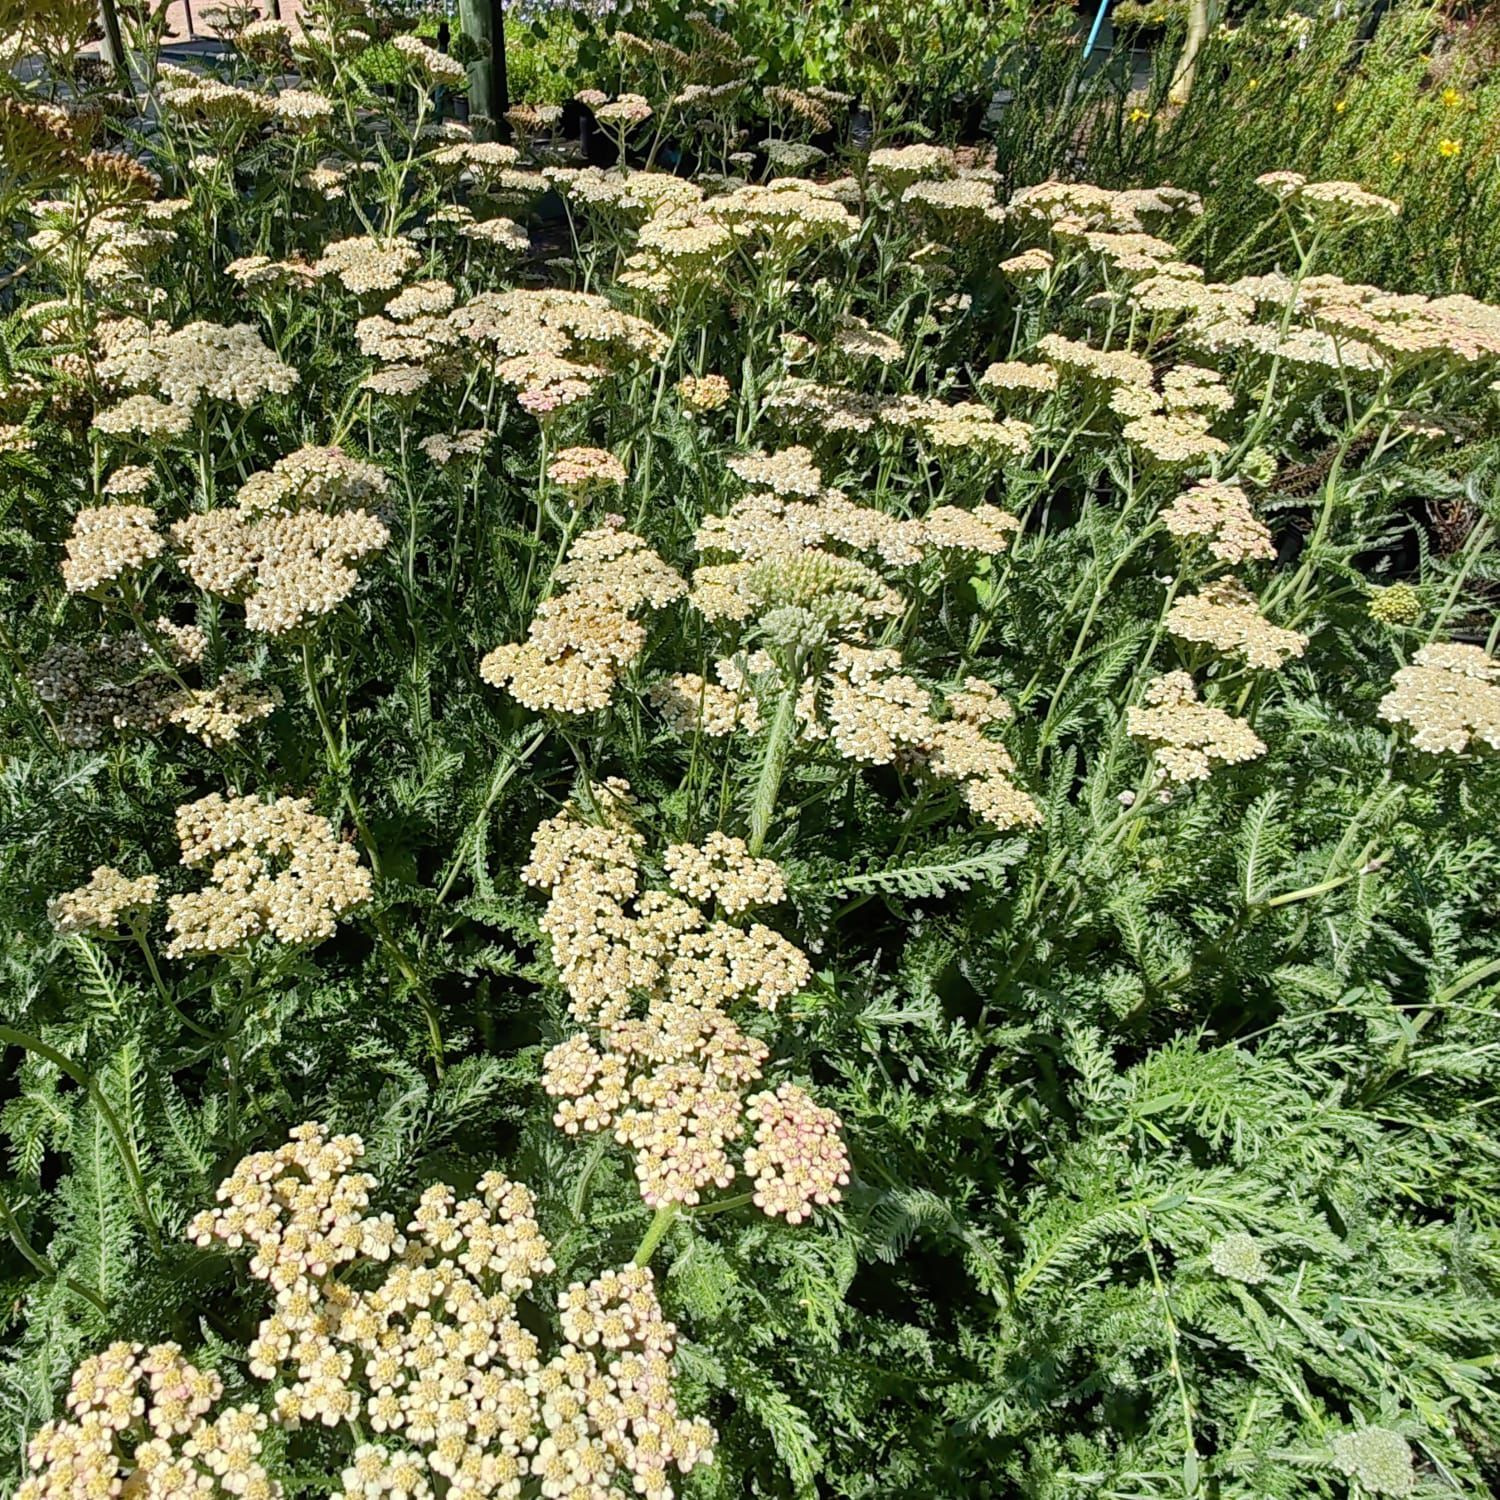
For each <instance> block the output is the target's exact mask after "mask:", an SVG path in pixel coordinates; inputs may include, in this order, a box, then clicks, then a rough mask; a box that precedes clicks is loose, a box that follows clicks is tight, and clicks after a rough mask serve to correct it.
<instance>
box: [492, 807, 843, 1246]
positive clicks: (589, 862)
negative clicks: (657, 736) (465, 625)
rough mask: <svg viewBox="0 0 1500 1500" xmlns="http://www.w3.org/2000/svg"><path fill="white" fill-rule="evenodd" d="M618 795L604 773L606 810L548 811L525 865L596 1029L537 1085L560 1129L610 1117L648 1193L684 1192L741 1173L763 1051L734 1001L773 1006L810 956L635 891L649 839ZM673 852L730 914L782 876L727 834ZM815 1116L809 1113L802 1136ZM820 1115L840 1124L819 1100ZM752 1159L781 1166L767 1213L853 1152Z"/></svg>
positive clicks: (563, 1051)
mask: <svg viewBox="0 0 1500 1500" xmlns="http://www.w3.org/2000/svg"><path fill="white" fill-rule="evenodd" d="M627 799H628V788H626V787H624V786H623V784H620V783H612V784H611V785H609V786H606V787H602V788H596V789H595V801H596V803H597V804H598V805H599V813H598V816H599V818H600V821H598V822H593V823H590V822H586V821H585V820H584V819H583V818H582V817H581V816H580V815H579V814H578V813H577V812H575V811H574V810H572V809H567V810H565V811H564V812H563V813H561V814H559V815H558V816H557V817H555V818H552V819H549V820H548V821H547V822H545V823H543V824H542V826H541V827H540V828H539V829H538V830H537V832H536V836H535V838H534V840H533V844H532V860H531V863H530V864H529V865H528V866H527V867H526V868H525V869H524V870H523V871H522V872H521V875H522V879H523V880H525V881H526V882H527V883H528V884H532V885H540V886H543V887H545V888H547V889H548V890H549V891H550V899H549V901H548V905H547V911H546V914H545V916H544V917H543V919H542V928H543V931H544V932H545V933H546V934H547V936H548V938H549V939H550V941H551V945H552V958H553V962H554V963H555V964H556V965H557V968H558V971H559V974H560V976H561V978H562V982H563V985H564V987H565V988H566V989H567V991H568V994H569V997H570V1000H571V1009H572V1012H573V1014H574V1015H575V1016H576V1017H577V1018H578V1019H579V1020H580V1021H582V1022H584V1023H585V1025H586V1026H588V1027H589V1028H590V1029H591V1030H592V1031H593V1032H594V1033H595V1036H596V1038H597V1040H593V1039H591V1038H590V1036H589V1034H588V1033H587V1032H584V1033H580V1034H578V1035H576V1036H573V1037H571V1038H570V1039H569V1040H567V1041H565V1042H563V1043H560V1044H559V1045H558V1046H556V1047H554V1048H553V1049H552V1050H551V1051H550V1052H549V1053H548V1054H547V1056H546V1059H545V1060H544V1063H543V1075H542V1077H543V1086H544V1087H545V1088H546V1090H547V1092H548V1093H549V1094H551V1095H552V1097H553V1098H554V1099H556V1100H558V1101H559V1103H558V1106H557V1112H556V1114H555V1116H554V1120H555V1123H556V1124H557V1126H558V1128H559V1129H562V1130H564V1131H566V1132H567V1133H569V1134H576V1133H578V1132H580V1131H583V1132H597V1131H601V1130H606V1129H612V1130H613V1132H614V1135H615V1138H616V1140H618V1141H619V1142H620V1144H622V1145H627V1146H630V1147H631V1148H632V1149H633V1150H634V1151H635V1153H636V1161H635V1166H636V1176H637V1178H638V1179H639V1181H640V1185H641V1193H642V1196H643V1197H644V1198H645V1200H646V1201H647V1203H649V1204H652V1205H653V1206H659V1205H661V1204H663V1203H687V1204H692V1203H696V1202H697V1201H698V1199H699V1196H700V1194H701V1193H702V1191H703V1190H704V1189H705V1188H708V1187H710V1186H717V1187H727V1186H729V1184H730V1183H731V1182H732V1181H733V1180H734V1176H735V1168H734V1164H733V1161H732V1160H731V1156H730V1151H731V1149H732V1148H733V1147H734V1146H735V1144H736V1143H737V1142H738V1141H740V1140H741V1139H742V1138H743V1136H744V1134H745V1132H746V1129H747V1123H748V1122H747V1116H746V1108H747V1101H746V1098H745V1094H746V1092H747V1090H748V1089H749V1087H750V1085H752V1084H753V1083H754V1082H755V1081H756V1080H757V1079H758V1078H759V1077H760V1076H761V1071H762V1068H763V1065H764V1064H765V1062H766V1059H767V1057H768V1055H769V1053H768V1048H767V1047H766V1045H765V1044H764V1043H763V1042H761V1041H758V1040H757V1039H755V1038H754V1037H752V1036H749V1035H747V1034H746V1033H745V1032H744V1031H743V1030H742V1029H741V1028H740V1026H739V1025H738V1024H737V1022H736V1021H735V1020H734V1019H733V1018H732V1016H731V1014H730V1007H732V1006H736V1005H739V1004H743V1003H745V1002H753V1003H754V1004H756V1005H758V1006H760V1007H761V1008H762V1009H765V1010H774V1009H775V1008H776V1005H777V1003H778V1002H779V1001H780V1000H782V999H784V998H786V997H788V996H790V995H794V994H796V993H797V992H798V991H799V990H801V989H803V988H805V987H806V985H807V983H808V981H809V980H810V978H811V967H810V965H809V964H808V962H807V959H806V957H805V956H804V955H803V954H802V952H801V951H800V950H799V949H797V948H796V947H794V946H793V945H792V944H791V943H789V942H788V941H787V940H786V939H785V938H783V937H781V936H780V934H778V933H776V932H774V931H772V930H771V929H770V928H768V927H765V926H763V925H761V924H760V923H753V924H751V925H750V926H749V927H739V926H735V925H732V924H731V923H729V922H726V921H722V920H720V921H710V920H708V919H707V918H706V917H705V916H704V914H703V912H702V911H701V910H700V909H699V907H698V906H697V905H694V904H690V903H689V902H687V901H684V900H683V899H682V898H681V897H680V896H678V895H674V894H672V893H671V892H668V891H642V890H641V888H640V866H639V855H640V851H641V849H642V846H643V843H644V840H643V838H642V836H641V834H640V833H639V832H638V831H637V830H636V829H635V827H634V826H633V824H632V822H631V821H630V816H629V804H628V800H627ZM667 863H668V867H669V869H670V871H671V874H672V882H673V884H674V885H676V886H677V888H678V889H679V890H687V891H690V892H692V893H693V894H694V896H695V897H696V898H697V899H700V900H704V899H708V898H709V897H710V896H713V895H715V894H716V895H717V896H718V898H719V901H720V904H721V906H722V907H723V908H724V909H725V910H726V911H729V910H730V909H731V908H732V909H734V910H735V911H740V910H742V909H743V908H744V906H745V905H747V904H749V903H751V902H754V901H759V900H772V899H780V897H781V895H782V894H783V893H784V889H785V886H784V882H783V880H782V877H781V872H780V871H779V870H778V869H777V868H776V867H775V865H774V864H772V863H771V862H770V861H767V860H756V859H752V858H750V857H749V855H748V853H747V852H746V851H744V849H743V846H742V845H741V844H740V842H739V841H738V840H735V839H728V838H725V837H723V836H711V837H710V839H709V840H708V841H706V842H705V843H704V845H703V846H702V847H701V848H700V847H695V846H674V847H673V848H672V849H670V850H669V851H668V854H667ZM641 1006H643V1007H644V1008H643V1009H639V1010H638V1007H641ZM768 1118H769V1116H768ZM810 1122H811V1117H810V1116H804V1124H806V1131H805V1132H804V1133H806V1134H808V1135H809V1136H811V1134H813V1133H815V1132H814V1130H813V1124H812V1123H810ZM815 1123H817V1124H819V1125H821V1126H824V1127H826V1129H827V1130H828V1131H832V1130H833V1129H834V1128H835V1127H836V1121H834V1120H832V1118H831V1117H827V1116H825V1115H823V1114H821V1113H820V1114H818V1115H817V1116H816V1122H815ZM772 1133H775V1126H774V1124H773V1126H772ZM835 1159H836V1163H837V1164H836V1165H835V1166H833V1167H832V1168H831V1167H830V1162H831V1161H834V1160H835ZM778 1163H779V1164H780V1165H779V1166H778ZM761 1170H762V1171H763V1172H764V1174H765V1175H766V1177H767V1178H768V1181H769V1180H770V1179H775V1178H777V1177H780V1178H782V1179H784V1180H783V1182H782V1184H781V1186H780V1187H779V1188H776V1187H771V1186H768V1188H767V1195H766V1209H767V1212H773V1213H781V1214H784V1215H787V1216H790V1215H792V1214H794V1213H795V1214H797V1215H798V1217H801V1216H802V1215H803V1214H805V1212H806V1210H807V1205H808V1203H809V1202H810V1201H818V1202H831V1201H833V1199H835V1198H836V1197H837V1195H838V1194H837V1182H838V1179H839V1176H840V1173H841V1172H846V1171H847V1160H846V1159H844V1158H843V1157H842V1148H840V1147H837V1146H836V1144H835V1143H828V1145H827V1148H826V1150H821V1149H820V1150H817V1151H815V1150H813V1149H811V1147H809V1149H807V1150H806V1151H804V1152H803V1153H802V1154H801V1155H799V1154H798V1153H797V1152H796V1151H795V1150H792V1149H790V1148H789V1149H786V1150H784V1151H782V1152H781V1153H780V1154H777V1153H776V1151H775V1150H774V1149H773V1150H772V1151H771V1152H770V1153H769V1154H768V1155H767V1156H766V1157H765V1159H764V1162H763V1164H762V1168H761ZM752 1175H753V1171H752ZM793 1222H796V1221H795V1220H793Z"/></svg>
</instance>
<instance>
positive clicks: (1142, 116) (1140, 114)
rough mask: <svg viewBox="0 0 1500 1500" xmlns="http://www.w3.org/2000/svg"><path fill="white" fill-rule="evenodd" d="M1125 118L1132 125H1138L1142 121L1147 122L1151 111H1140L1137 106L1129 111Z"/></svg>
mask: <svg viewBox="0 0 1500 1500" xmlns="http://www.w3.org/2000/svg"><path fill="white" fill-rule="evenodd" d="M1126 118H1127V119H1128V120H1129V121H1130V123H1131V124H1132V125H1139V124H1140V123H1141V121H1142V120H1149V119H1150V118H1151V111H1150V110H1149V109H1141V108H1140V107H1139V106H1137V107H1136V108H1135V109H1133V110H1131V111H1130V113H1129V115H1127V116H1126Z"/></svg>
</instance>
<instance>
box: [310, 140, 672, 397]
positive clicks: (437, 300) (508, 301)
mask: <svg viewBox="0 0 1500 1500" xmlns="http://www.w3.org/2000/svg"><path fill="white" fill-rule="evenodd" d="M472 149H478V148H477V147H476V148H472ZM507 149H509V148H507ZM493 222H497V223H498V222H500V221H493ZM505 222H507V223H508V222H509V221H505ZM482 232H487V231H482ZM499 232H501V233H502V234H503V233H504V231H499ZM348 243H350V244H353V243H356V242H352V241H351V242H348ZM358 243H364V242H358ZM337 248H338V247H337V246H331V247H330V249H329V252H328V253H329V254H332V253H333V251H334V250H336V249H337ZM405 248H410V247H405ZM326 259H327V256H325V260H326ZM405 269H406V267H405V266H403V267H402V269H401V271H400V274H393V275H392V276H390V277H387V278H385V279H384V280H382V281H381V283H380V284H381V285H382V286H384V287H394V286H396V285H398V284H399V282H400V279H401V275H404V274H405ZM367 285H368V286H369V287H370V288H371V289H373V282H372V281H371V278H370V277H369V276H365V277H362V278H361V285H360V288H359V289H361V290H363V289H366V286H367ZM453 301H454V298H453V293H452V288H451V287H450V286H448V285H447V284H446V283H430V282H429V283H417V284H415V285H414V286H411V287H408V288H406V289H405V290H404V291H402V292H401V293H399V294H398V295H397V296H396V297H394V298H392V299H391V301H390V302H389V303H388V304H387V306H386V309H385V312H384V313H379V314H372V315H371V316H369V317H366V318H362V319H361V320H360V321H359V323H358V324H357V325H356V329H355V336H356V339H357V341H358V344H359V348H360V352H361V353H363V354H367V355H372V356H374V357H375V358H377V359H379V360H380V361H381V362H382V364H383V365H385V366H386V371H385V373H386V374H391V375H394V376H397V377H404V376H406V375H411V376H413V377H414V378H415V377H416V376H417V375H418V374H419V373H420V374H421V377H422V378H421V379H419V380H417V388H420V386H421V385H423V384H425V383H426V380H427V379H439V378H447V377H448V376H449V375H450V374H451V373H453V371H454V370H455V369H461V368H462V361H461V360H458V358H457V353H458V352H459V351H461V350H462V349H463V348H464V347H465V346H471V347H475V348H478V349H479V350H481V351H483V353H484V354H485V355H486V356H487V357H489V358H491V359H492V360H493V361H494V369H495V373H496V375H497V376H498V377H499V379H500V380H501V381H502V382H503V383H504V384H505V385H506V386H507V387H509V388H510V389H512V390H514V391H515V392H516V399H517V401H518V403H519V404H520V405H521V407H522V408H523V409H524V410H527V411H530V412H531V413H533V414H534V415H536V416H539V417H545V416H550V415H551V414H553V413H555V412H558V411H561V410H564V409H566V408H567V407H569V406H571V405H573V404H574V403H576V402H578V401H581V400H583V399H584V398H586V397H587V396H588V395H589V393H590V392H591V391H592V390H593V389H594V387H595V386H596V385H597V384H598V382H599V381H601V380H603V379H604V378H606V376H608V375H609V374H610V373H611V372H612V371H614V370H616V369H620V368H624V367H627V366H631V365H634V364H636V363H637V362H639V361H641V360H646V359H653V358H657V357H659V356H660V355H661V354H662V353H663V352H664V350H665V348H666V345H665V341H664V339H663V336H662V334H661V332H660V331H659V330H658V329H656V328H655V327H653V326H652V325H651V324H650V323H648V322H646V321H645V319H643V318H638V317H635V316H634V315H632V314H630V313H625V312H621V311H619V310H618V309H617V308H615V307H613V306H612V305H611V304H610V303H609V302H608V301H607V300H606V299H605V298H603V297H600V296H596V295H594V294H592V293H588V292H572V291H565V290H559V289H546V290H529V289H522V288H517V289H514V290H511V291H505V292H481V293H479V294H478V295H477V296H475V297H473V298H471V299H470V300H469V301H467V302H465V303H462V304H460V305H458V306H453V305H452V304H453Z"/></svg>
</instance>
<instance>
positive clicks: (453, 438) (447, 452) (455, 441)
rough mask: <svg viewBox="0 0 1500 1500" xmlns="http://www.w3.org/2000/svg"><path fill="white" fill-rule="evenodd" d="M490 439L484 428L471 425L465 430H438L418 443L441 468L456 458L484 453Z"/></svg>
mask: <svg viewBox="0 0 1500 1500" xmlns="http://www.w3.org/2000/svg"><path fill="white" fill-rule="evenodd" d="M489 440H490V435H489V433H487V432H485V431H484V429H483V428H479V427H470V428H467V429H465V430H464V431H463V432H455V433H451V434H450V433H446V432H436V433H434V434H433V435H432V436H431V437H425V438H423V439H422V441H421V442H420V443H419V444H418V445H417V446H418V447H419V448H421V450H422V452H423V453H425V454H426V455H427V457H428V458H430V459H431V460H432V462H433V463H435V464H436V465H437V466H438V467H439V468H440V469H443V468H447V466H448V465H449V464H451V463H452V462H453V460H454V459H456V458H474V457H477V456H478V455H479V454H481V453H483V452H484V450H485V447H486V446H487V445H488V443H489Z"/></svg>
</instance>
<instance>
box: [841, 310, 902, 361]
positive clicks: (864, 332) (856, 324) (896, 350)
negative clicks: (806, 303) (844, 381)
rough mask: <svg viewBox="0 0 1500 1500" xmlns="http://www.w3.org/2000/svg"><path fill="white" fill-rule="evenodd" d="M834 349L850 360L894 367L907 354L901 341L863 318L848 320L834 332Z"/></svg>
mask: <svg viewBox="0 0 1500 1500" xmlns="http://www.w3.org/2000/svg"><path fill="white" fill-rule="evenodd" d="M833 347H834V348H835V349H836V350H838V352H839V353H840V354H843V355H847V356H848V357H849V358H850V359H858V360H868V361H870V362H871V363H872V364H877V365H893V364H895V363H896V362H897V361H898V360H900V359H902V358H904V357H905V354H906V350H905V349H903V348H902V346H901V342H900V340H899V339H893V338H892V337H891V336H890V334H888V333H881V332H880V331H879V329H876V328H871V327H870V325H869V324H868V323H867V322H865V320H864V319H863V318H846V319H845V320H844V322H843V323H842V325H841V326H840V327H839V328H837V329H835V330H834V335H833Z"/></svg>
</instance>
